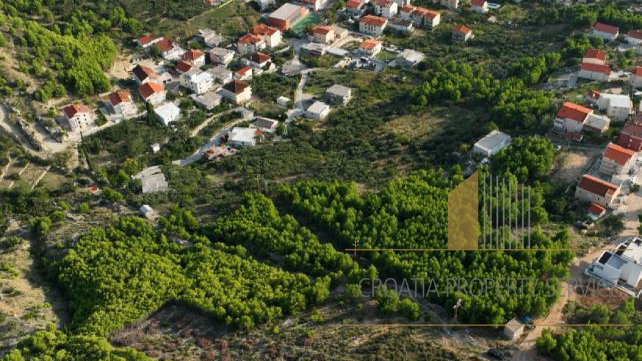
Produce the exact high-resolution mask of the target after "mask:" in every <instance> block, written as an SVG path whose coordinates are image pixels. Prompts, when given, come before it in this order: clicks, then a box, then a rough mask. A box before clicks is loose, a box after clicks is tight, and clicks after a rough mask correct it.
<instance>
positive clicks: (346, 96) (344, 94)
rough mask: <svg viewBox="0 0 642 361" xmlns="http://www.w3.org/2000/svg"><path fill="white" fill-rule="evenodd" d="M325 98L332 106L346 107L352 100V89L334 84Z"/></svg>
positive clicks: (326, 92) (327, 90) (327, 91)
mask: <svg viewBox="0 0 642 361" xmlns="http://www.w3.org/2000/svg"><path fill="white" fill-rule="evenodd" d="M325 98H326V99H327V100H328V102H329V103H331V104H342V105H346V104H348V102H349V101H350V99H352V89H350V88H348V87H347V86H343V85H339V84H334V85H333V86H331V87H329V88H328V89H326V91H325Z"/></svg>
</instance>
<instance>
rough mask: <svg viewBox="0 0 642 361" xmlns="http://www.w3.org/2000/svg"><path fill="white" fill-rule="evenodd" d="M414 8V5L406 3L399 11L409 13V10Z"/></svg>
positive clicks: (411, 10)
mask: <svg viewBox="0 0 642 361" xmlns="http://www.w3.org/2000/svg"><path fill="white" fill-rule="evenodd" d="M415 9H417V7H416V6H412V5H410V4H407V5H404V6H402V7H401V12H404V13H411V12H413V11H415Z"/></svg>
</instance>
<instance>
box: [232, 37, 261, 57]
mask: <svg viewBox="0 0 642 361" xmlns="http://www.w3.org/2000/svg"><path fill="white" fill-rule="evenodd" d="M266 47H267V44H266V43H265V40H263V38H262V37H260V36H258V35H254V34H245V35H243V36H242V37H241V38H240V39H239V41H238V42H237V43H236V50H237V51H238V52H239V53H240V54H252V53H256V52H257V51H261V50H263V49H265V48H266Z"/></svg>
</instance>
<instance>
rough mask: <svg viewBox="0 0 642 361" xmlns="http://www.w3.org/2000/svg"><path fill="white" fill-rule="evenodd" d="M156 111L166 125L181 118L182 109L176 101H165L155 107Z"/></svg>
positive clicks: (159, 118)
mask: <svg viewBox="0 0 642 361" xmlns="http://www.w3.org/2000/svg"><path fill="white" fill-rule="evenodd" d="M154 113H155V114H156V116H157V117H158V120H160V122H161V123H163V125H165V126H168V125H169V123H173V122H175V121H177V120H179V119H180V118H181V109H180V108H179V107H177V106H176V105H175V104H174V103H165V104H163V105H161V106H160V107H158V108H154Z"/></svg>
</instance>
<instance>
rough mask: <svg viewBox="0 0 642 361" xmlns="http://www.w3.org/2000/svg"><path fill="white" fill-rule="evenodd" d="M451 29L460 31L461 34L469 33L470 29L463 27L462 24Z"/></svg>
mask: <svg viewBox="0 0 642 361" xmlns="http://www.w3.org/2000/svg"><path fill="white" fill-rule="evenodd" d="M453 31H455V32H457V33H461V34H468V33H470V32H471V31H472V30H470V29H469V28H467V27H465V26H463V25H459V26H457V27H456V28H454V29H453Z"/></svg>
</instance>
